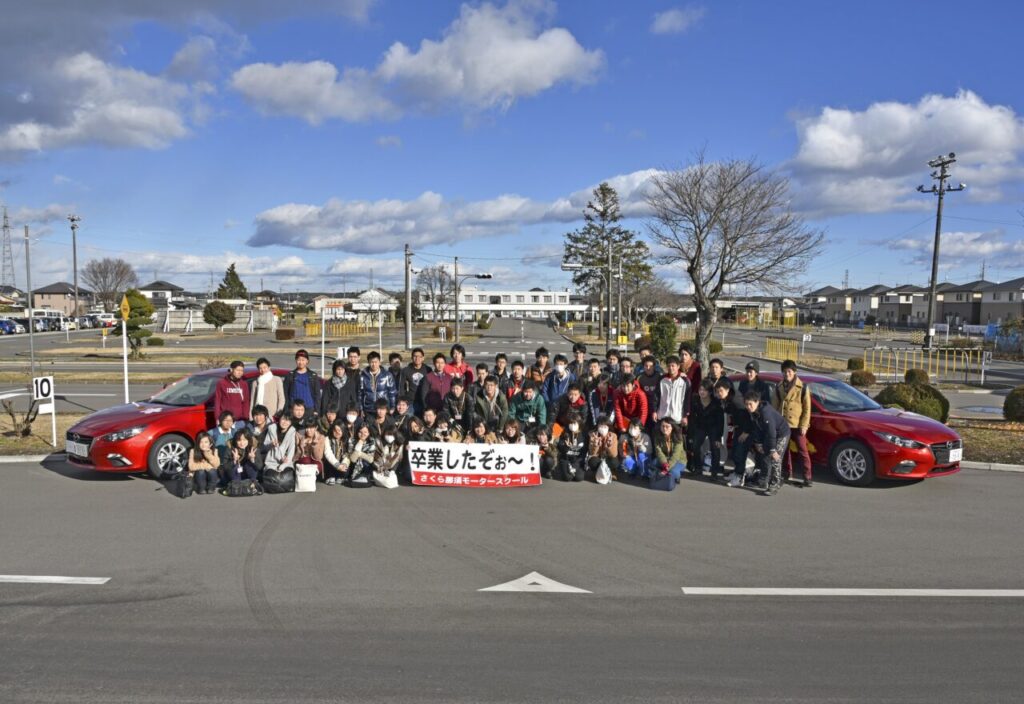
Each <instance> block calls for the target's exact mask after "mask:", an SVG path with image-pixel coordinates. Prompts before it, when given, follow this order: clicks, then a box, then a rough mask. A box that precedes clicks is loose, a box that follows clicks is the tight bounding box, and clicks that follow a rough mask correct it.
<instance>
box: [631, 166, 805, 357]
mask: <svg viewBox="0 0 1024 704" xmlns="http://www.w3.org/2000/svg"><path fill="white" fill-rule="evenodd" d="M651 185H652V189H651V192H650V195H649V196H648V198H647V201H648V203H649V205H650V206H651V209H652V212H653V215H652V217H651V219H650V220H649V221H648V230H649V232H650V234H651V237H652V238H653V240H654V241H655V242H656V243H657V244H658V245H659V246H660V247H661V249H662V250H663V251H664V255H663V256H662V260H663V261H664V262H665V263H682V264H683V266H684V267H685V268H686V272H687V274H689V276H690V280H691V281H692V282H693V303H694V307H695V308H696V309H697V347H698V356H699V358H700V359H701V360H705V361H706V360H707V359H708V340H710V339H711V332H712V330H713V329H714V326H715V323H716V322H717V319H718V315H717V309H716V305H717V303H718V300H719V298H720V297H721V296H722V295H723V294H724V293H728V292H729V291H730V290H735V287H736V286H738V285H743V284H748V285H752V286H755V287H756V288H758V289H760V290H762V291H764V292H767V293H775V292H778V291H783V290H792V289H793V288H794V285H795V283H796V279H797V278H798V277H799V276H800V275H802V274H803V272H804V271H805V270H806V269H807V266H808V264H810V261H811V259H812V258H813V257H814V256H815V255H816V254H818V253H819V252H820V251H821V248H822V244H823V242H824V233H823V232H822V231H820V230H815V229H811V228H809V227H807V226H806V225H805V224H804V222H803V220H802V219H801V218H800V217H799V216H797V215H796V214H794V213H793V212H792V211H791V210H790V208H789V181H788V179H786V178H784V177H782V176H779V175H778V174H774V173H771V172H769V171H767V170H766V169H765V168H764V167H763V166H762V165H761V164H759V163H757V162H755V161H751V160H731V161H723V162H709V161H707V160H706V159H705V156H704V153H703V152H698V153H697V155H696V157H695V158H694V161H693V163H691V164H690V165H689V166H687V167H686V168H684V169H681V170H678V171H668V172H664V173H662V174H660V175H658V176H655V177H654V178H653V179H652V182H651Z"/></svg>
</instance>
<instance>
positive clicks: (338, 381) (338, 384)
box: [331, 374, 345, 391]
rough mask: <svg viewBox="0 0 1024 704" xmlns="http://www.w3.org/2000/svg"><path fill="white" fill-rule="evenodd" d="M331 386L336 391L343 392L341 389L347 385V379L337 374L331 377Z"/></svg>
mask: <svg viewBox="0 0 1024 704" xmlns="http://www.w3.org/2000/svg"><path fill="white" fill-rule="evenodd" d="M331 385H332V386H333V387H334V389H335V390H336V391H341V388H342V387H343V386H344V385H345V377H343V376H338V375H337V374H335V375H334V376H332V377H331Z"/></svg>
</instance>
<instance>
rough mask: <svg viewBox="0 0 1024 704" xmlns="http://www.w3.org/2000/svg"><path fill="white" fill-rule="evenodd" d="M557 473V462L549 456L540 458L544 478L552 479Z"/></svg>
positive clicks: (541, 473) (541, 472)
mask: <svg viewBox="0 0 1024 704" xmlns="http://www.w3.org/2000/svg"><path fill="white" fill-rule="evenodd" d="M554 471H555V461H554V460H553V459H552V458H551V457H550V456H549V455H545V456H544V457H541V458H540V475H541V476H542V477H551V476H552V475H553V474H554Z"/></svg>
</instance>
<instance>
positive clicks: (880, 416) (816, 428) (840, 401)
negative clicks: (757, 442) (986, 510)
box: [731, 372, 963, 486]
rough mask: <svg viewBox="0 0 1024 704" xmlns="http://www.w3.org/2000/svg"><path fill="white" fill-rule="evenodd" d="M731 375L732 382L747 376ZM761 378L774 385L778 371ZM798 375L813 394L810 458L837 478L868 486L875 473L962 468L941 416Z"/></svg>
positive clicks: (891, 475) (926, 473) (957, 442)
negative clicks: (898, 406) (882, 403)
mask: <svg viewBox="0 0 1024 704" xmlns="http://www.w3.org/2000/svg"><path fill="white" fill-rule="evenodd" d="M731 378H732V380H733V384H736V383H738V382H739V381H740V380H742V379H744V378H745V377H744V376H742V375H734V376H733V377H731ZM759 378H761V379H763V380H764V381H766V382H768V384H769V386H771V387H773V389H774V386H775V385H776V384H777V383H779V382H780V381H781V379H782V375H781V374H780V373H778V372H763V373H762V374H760V375H759ZM800 378H801V379H802V380H803V382H804V383H805V384H807V385H808V387H809V388H810V393H811V427H810V430H808V432H807V442H808V450H810V454H811V462H812V463H813V464H814V465H815V466H822V467H828V468H829V469H831V470H832V472H833V473H834V474H835V476H836V478H837V479H838V480H839V481H840V482H842V483H844V484H852V485H854V486H866V485H868V484H870V483H871V482H872V481H874V479H876V478H882V479H924V478H925V477H935V476H939V475H943V474H952V473H954V472H958V471H960V460H961V459H962V458H963V442H962V441H961V439H960V436H959V435H957V434H956V433H955V432H953V431H952V430H950V429H949V428H948V427H947V426H945V425H943V424H942V423H940V422H939V421H937V420H932V419H931V418H928V417H926V416H922V415H918V414H917V413H910V412H909V411H902V410H899V409H896V408H883V407H882V406H880V405H878V404H877V403H876V402H875V401H873V400H872V399H871V398H870V397H868V396H866V395H865V394H863V393H861V392H860V391H858V390H857V389H855V388H853V387H852V386H850V385H849V384H846V383H844V382H842V381H838V380H836V379H830V378H829V377H825V376H819V375H815V374H800Z"/></svg>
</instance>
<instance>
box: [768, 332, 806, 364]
mask: <svg viewBox="0 0 1024 704" xmlns="http://www.w3.org/2000/svg"><path fill="white" fill-rule="evenodd" d="M799 357H800V343H799V342H797V341H796V340H787V339H785V338H781V337H766V338H765V340H764V358H765V359H773V360H775V361H777V362H784V361H785V360H787V359H792V360H793V361H796V360H797V359H798V358H799Z"/></svg>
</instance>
